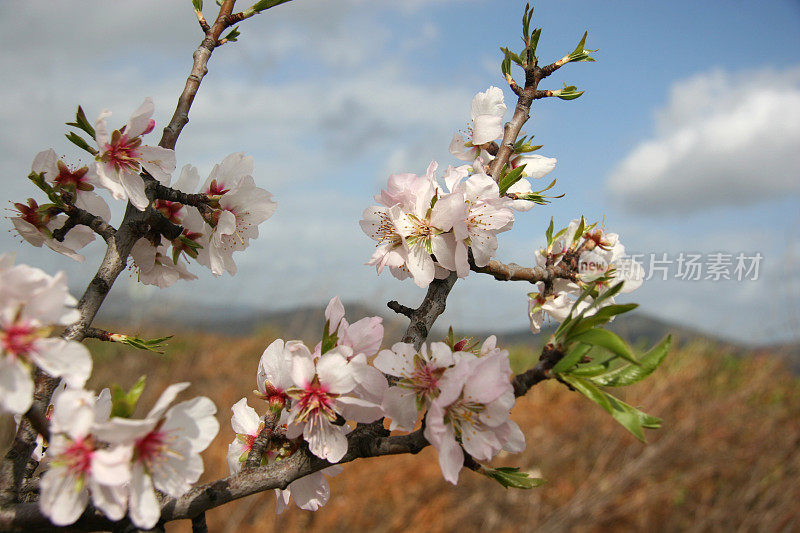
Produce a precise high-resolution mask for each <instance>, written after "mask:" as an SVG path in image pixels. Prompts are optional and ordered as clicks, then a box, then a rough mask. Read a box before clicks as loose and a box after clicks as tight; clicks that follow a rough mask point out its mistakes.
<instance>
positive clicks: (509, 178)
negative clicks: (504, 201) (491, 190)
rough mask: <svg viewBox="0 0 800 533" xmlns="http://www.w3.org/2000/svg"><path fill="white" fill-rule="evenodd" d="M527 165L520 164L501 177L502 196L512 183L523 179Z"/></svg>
mask: <svg viewBox="0 0 800 533" xmlns="http://www.w3.org/2000/svg"><path fill="white" fill-rule="evenodd" d="M524 170H525V165H520V166H518V167H517V168H515V169H514V170H512V171H511V172H509V173H508V174H506V175H505V176H503V177H502V178H501V179H500V183H499V186H500V196H503V195H504V194H505V193H506V192H507V191H508V189H509V188H511V186H512V185H514V184H515V183H516V182H518V181H519V180H521V179H522V173H523V172H524Z"/></svg>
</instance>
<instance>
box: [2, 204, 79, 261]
mask: <svg viewBox="0 0 800 533" xmlns="http://www.w3.org/2000/svg"><path fill="white" fill-rule="evenodd" d="M14 208H15V209H16V210H17V212H18V213H19V216H15V217H10V219H11V223H12V224H13V225H14V229H15V230H17V233H19V235H20V237H22V238H23V239H25V240H26V241H28V243H29V244H32V245H33V246H35V247H37V248H41V247H42V245H45V246H47V247H48V248H50V249H51V250H53V251H54V252H58V253H60V254H62V255H66V256H67V257H69V258H70V259H74V260H75V261H78V262H82V261H83V260H84V259H85V258H84V257H83V256H82V255H80V254H79V253H77V250H80V249H81V248H83V247H84V246H86V245H87V244H89V243H90V242H92V241H93V240H94V232H93V231H92V230H91V229H89V228H87V227H86V226H75V227H74V228H72V229H71V230H69V231H68V232H67V234H66V235H65V236H64V240H63V241H57V240H55V239H54V238H53V231H55V230H57V229H59V228H61V227H62V226H63V225H64V223H65V222H66V221H67V215H64V214H58V215H51V214H49V213H48V212H47V210H46V209H42V208H41V207H40V206H39V204H37V203H36V201H35V200H34V199H33V198H29V199H28V203H27V204H23V203H15V204H14Z"/></svg>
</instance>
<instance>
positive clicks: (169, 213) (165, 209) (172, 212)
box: [155, 200, 183, 224]
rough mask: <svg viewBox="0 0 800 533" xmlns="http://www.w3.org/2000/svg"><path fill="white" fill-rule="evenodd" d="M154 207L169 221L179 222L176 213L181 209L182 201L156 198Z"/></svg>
mask: <svg viewBox="0 0 800 533" xmlns="http://www.w3.org/2000/svg"><path fill="white" fill-rule="evenodd" d="M155 208H156V209H157V210H158V211H160V212H161V214H162V215H164V217H165V218H166V219H167V220H169V221H170V222H172V223H174V224H180V220H179V219H178V213H180V211H181V209H183V204H182V203H179V202H170V201H168V200H156V204H155Z"/></svg>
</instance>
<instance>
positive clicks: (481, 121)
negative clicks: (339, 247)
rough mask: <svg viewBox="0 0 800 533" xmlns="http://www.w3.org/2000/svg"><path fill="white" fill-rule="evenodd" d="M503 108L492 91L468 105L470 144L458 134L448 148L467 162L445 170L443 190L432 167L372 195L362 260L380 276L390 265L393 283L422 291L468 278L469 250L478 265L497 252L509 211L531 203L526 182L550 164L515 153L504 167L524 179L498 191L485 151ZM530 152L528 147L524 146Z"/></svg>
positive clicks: (393, 179) (498, 131)
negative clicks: (368, 241)
mask: <svg viewBox="0 0 800 533" xmlns="http://www.w3.org/2000/svg"><path fill="white" fill-rule="evenodd" d="M505 111H506V106H505V104H504V103H503V93H502V91H501V90H500V89H498V88H497V87H490V88H489V89H488V90H487V91H486V92H483V93H479V94H477V95H476V96H475V98H474V99H473V101H472V122H473V125H472V127H471V128H470V129H469V139H468V140H465V138H464V137H463V136H462V135H460V134H456V135H455V137H454V138H453V142H452V143H451V145H450V151H451V152H452V153H453V154H454V155H455V156H456V157H458V158H460V159H462V160H466V161H470V163H469V164H466V165H461V166H459V167H453V166H450V167H448V168H447V170H446V171H445V173H444V175H443V180H444V182H445V187H442V186H441V185H440V184H439V183H438V181H437V178H436V170H437V168H438V165H437V163H436V162H432V163H431V164H430V166H429V167H428V170H427V172H426V174H425V175H424V176H417V175H415V174H393V175H391V176H390V177H389V182H388V186H387V188H386V189H385V190H383V191H381V194H379V195H377V196H375V200H376V201H377V202H378V204H379V205H373V206H370V207H369V208H367V209H366V210H365V211H364V214H363V218H362V220H361V228H362V230H363V231H364V233H366V234H367V235H369V236H370V237H371V238H372V239H374V240H375V241H377V242H378V247H377V249H376V250H375V252H374V253H373V255H372V258H371V259H370V261H369V262H368V263H367V264H368V265H373V266H375V267H376V269H377V271H378V273H380V272H381V271H382V270H383V268H384V267H389V270H390V271H391V273H392V274H393V275H394V276H395V277H397V278H398V279H405V278H407V277H409V276H410V277H412V278H413V279H414V282H415V283H416V284H417V285H419V286H420V287H426V286H428V285H429V284H430V283H431V281H433V279H434V278H445V277H447V276H448V275H449V273H450V272H456V273H457V274H458V276H459V277H462V278H463V277H466V276H467V275H468V274H469V270H470V264H469V250H471V253H472V260H473V261H474V263H475V265H476V266H478V267H482V266H485V265H486V264H487V263H488V262H489V260H490V259H491V258H492V257H494V256H495V255H496V254H497V247H498V242H497V234H498V233H502V232H504V231H508V230H509V229H511V227H512V225H513V223H514V210H518V211H524V210H527V209H530V208H531V207H532V206H533V205H534V204H533V202H532V201H528V200H526V199H524V197H525V195H526V194H527V193H530V192H531V184H530V182H529V181H528V180H527V179H525V178H526V177H527V178H534V179H535V178H540V177H542V176H544V175H546V174H547V173H549V172H550V171H551V170H553V168H555V163H556V160H555V159H551V158H547V157H543V156H539V155H528V154H527V152H522V153H520V154H516V155H515V156H514V157H513V158H512V159H511V160H510V161H509V167H511V168H517V167H520V166H522V165H525V166H524V169H523V172H522V176H523V177H522V178H521V179H520V180H519V181H517V182H516V183H514V185H513V186H511V187H510V188H509V189H508V190H507V191H504V194H501V191H500V188H499V186H498V184H497V183H496V182H495V180H494V179H493V178H492V177H491V176H489V175H487V174H486V172H485V170H484V165H485V164H487V163H488V161H490V160H491V155H489V153H488V152H487V151H486V149H485V148H486V147H487V146H488V145H489V144H491V143H492V142H493V141H495V140H496V139H499V138H500V137H501V136H502V133H503V129H502V126H501V121H502V117H503V115H504V113H505ZM526 149H528V148H526Z"/></svg>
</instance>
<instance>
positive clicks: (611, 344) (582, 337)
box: [570, 329, 640, 365]
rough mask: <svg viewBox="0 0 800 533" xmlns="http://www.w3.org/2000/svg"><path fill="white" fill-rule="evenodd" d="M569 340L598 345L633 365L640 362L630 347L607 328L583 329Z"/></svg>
mask: <svg viewBox="0 0 800 533" xmlns="http://www.w3.org/2000/svg"><path fill="white" fill-rule="evenodd" d="M570 342H582V343H584V344H591V345H592V346H600V347H601V348H605V349H606V350H608V351H609V352H611V353H614V354H617V355H618V356H620V357H622V358H623V359H625V360H626V361H630V362H631V363H633V364H635V365H639V364H640V363H639V361H637V360H636V357H635V356H634V355H633V350H631V347H630V346H628V344H627V343H626V342H625V341H624V340H622V339H621V338H620V336H619V335H617V334H616V333H613V332H611V331H608V330H607V329H590V330H589V331H584V332H583V333H579V334H578V335H574V336H572V337H571V338H570Z"/></svg>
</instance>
